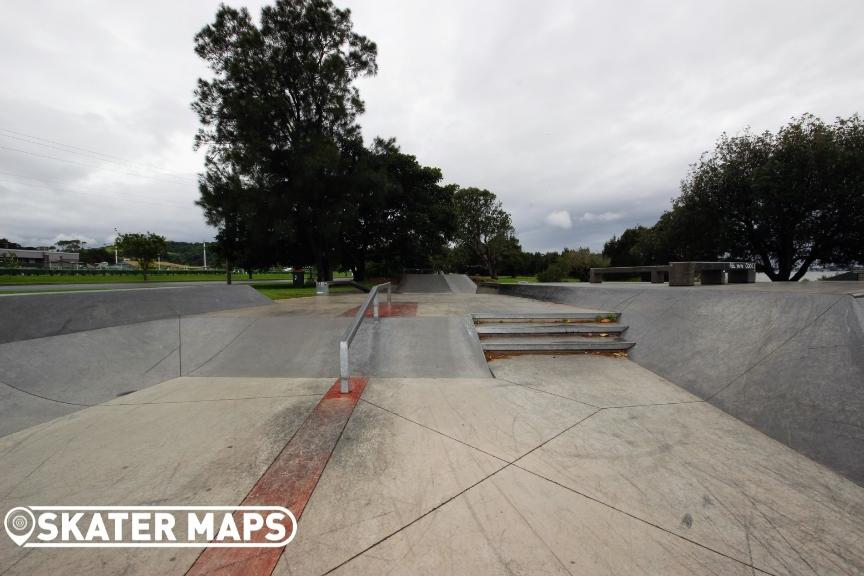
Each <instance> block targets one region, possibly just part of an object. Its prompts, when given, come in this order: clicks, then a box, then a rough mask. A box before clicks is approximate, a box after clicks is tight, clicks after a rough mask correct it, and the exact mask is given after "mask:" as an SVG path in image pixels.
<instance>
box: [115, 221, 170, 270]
mask: <svg viewBox="0 0 864 576" xmlns="http://www.w3.org/2000/svg"><path fill="white" fill-rule="evenodd" d="M115 245H116V246H117V248H118V249H119V250H120V251H121V252H122V253H123V255H124V256H128V257H130V258H134V259H136V260H137V261H138V265H139V266H140V267H141V272H142V273H143V274H144V279H145V280H146V279H147V272H148V271H149V270H150V266H151V264H152V263H153V261H154V260H156V259H157V258H158V257H160V256H162V255H163V254H165V250H166V248H167V243H166V240H165V237H164V236H160V235H159V234H154V233H153V232H146V233H144V234H141V233H131V234H120V235H119V236H117V239H116V240H115Z"/></svg>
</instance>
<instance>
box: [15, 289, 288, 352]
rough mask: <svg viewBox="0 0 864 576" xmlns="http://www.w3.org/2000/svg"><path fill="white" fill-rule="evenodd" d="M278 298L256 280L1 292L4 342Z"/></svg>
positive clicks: (240, 305) (248, 304)
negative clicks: (263, 290)
mask: <svg viewBox="0 0 864 576" xmlns="http://www.w3.org/2000/svg"><path fill="white" fill-rule="evenodd" d="M269 304H272V302H271V301H270V300H269V299H268V298H267V297H265V296H262V295H261V293H259V292H258V291H257V290H255V289H254V288H251V287H250V286H241V285H236V286H228V285H225V284H217V285H212V284H207V285H203V284H202V285H200V286H178V287H164V288H139V289H128V290H94V291H93V292H83V293H82V292H64V293H55V294H15V295H9V296H3V297H2V298H0V343H5V342H15V341H18V340H28V339H31V338H44V337H46V336H57V335H60V334H70V333H73V332H83V331H85V330H95V329H98V328H107V327H110V326H122V325H125V324H135V323H139V322H149V321H152V320H161V319H165V318H176V317H177V316H185V315H189V314H202V313H205V312H214V311H217V310H231V309H235V308H246V307H249V306H259V305H269Z"/></svg>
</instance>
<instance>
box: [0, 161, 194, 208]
mask: <svg viewBox="0 0 864 576" xmlns="http://www.w3.org/2000/svg"><path fill="white" fill-rule="evenodd" d="M0 174H5V175H8V176H13V177H15V178H21V179H27V180H34V181H36V182H41V181H42V180H39V179H37V178H31V177H29V176H23V175H20V174H14V173H12V172H5V171H2V170H0ZM0 182H6V183H8V184H19V185H22V186H30V187H32V188H44V189H46V190H51V191H56V192H68V193H70V194H86V195H88V196H98V197H100V198H106V199H109V200H117V201H119V202H139V203H143V204H158V205H164V206H174V207H176V208H189V207H190V205H189V204H180V203H179V202H171V201H169V200H155V199H153V198H144V197H142V196H136V195H134V194H128V193H124V195H123V197H120V196H117V195H113V194H101V193H99V192H89V191H86V190H75V189H71V188H66V187H60V186H47V185H45V184H31V183H29V182H20V181H18V180H7V179H2V178H0ZM190 204H192V205H193V206H194V204H193V203H191V202H190Z"/></svg>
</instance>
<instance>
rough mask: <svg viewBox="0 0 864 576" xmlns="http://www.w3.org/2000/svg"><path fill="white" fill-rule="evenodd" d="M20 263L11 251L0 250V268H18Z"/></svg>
mask: <svg viewBox="0 0 864 576" xmlns="http://www.w3.org/2000/svg"><path fill="white" fill-rule="evenodd" d="M20 266H21V263H20V262H19V261H18V257H17V256H15V254H13V253H12V252H0V268H18V267H20Z"/></svg>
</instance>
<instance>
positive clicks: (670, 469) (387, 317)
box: [0, 274, 864, 576]
mask: <svg viewBox="0 0 864 576" xmlns="http://www.w3.org/2000/svg"><path fill="white" fill-rule="evenodd" d="M366 298H367V295H366V294H364V293H361V292H359V291H358V292H357V293H356V294H342V293H340V294H335V293H334V294H329V295H319V296H315V297H310V298H297V299H292V300H283V301H276V302H273V301H271V300H269V299H267V298H265V297H264V296H262V295H261V294H260V293H258V292H256V291H255V290H254V289H253V288H251V287H249V286H243V285H236V286H224V285H207V286H189V285H184V286H176V287H158V288H146V289H134V288H132V289H130V288H124V289H121V290H107V291H100V292H87V293H84V292H81V293H57V294H27V295H12V294H10V295H5V296H0V322H2V329H0V365H2V366H3V370H2V373H0V382H2V383H0V453H2V455H3V465H2V470H3V472H2V474H0V504H2V508H3V510H4V511H5V510H7V509H10V508H13V507H15V506H22V505H36V504H39V505H104V506H110V505H120V504H122V505H127V506H131V505H141V506H144V505H188V506H192V505H239V504H241V503H244V504H256V503H260V504H271V505H280V506H285V507H287V508H289V509H290V510H291V511H292V512H293V513H294V515H295V516H296V517H297V519H298V529H297V533H296V538H295V539H294V540H293V541H292V542H291V543H289V544H288V545H287V546H285V547H284V548H278V549H266V550H265V551H258V552H250V551H249V549H215V548H208V549H206V550H205V551H204V552H203V553H202V552H201V550H200V549H192V548H165V549H122V550H117V549H91V550H64V549H52V550H48V549H23V548H18V547H16V546H14V545H13V544H12V542H11V541H9V540H8V539H3V540H2V542H0V574H2V575H4V576H5V575H12V574H34V573H60V572H67V573H82V574H83V573H87V574H117V573H125V574H187V573H188V574H213V573H218V574H271V573H272V574H278V575H288V574H292V575H293V574H297V575H307V574H308V575H323V574H331V573H332V574H364V575H367V574H368V575H375V574H477V575H486V574H496V575H497V574H563V575H566V574H571V575H575V574H610V575H611V574H618V575H625V574H626V575H629V574H669V575H672V574H681V575H690V574H724V575H725V574H741V575H744V574H748V575H750V574H773V575H797V574H819V575H823V574H824V575H828V574H846V575H853V574H861V573H864V458H862V455H861V454H862V450H861V446H862V445H864V388H862V382H864V328H862V327H864V298H862V289H861V286H860V283H855V282H833V283H827V282H812V283H802V284H795V285H791V284H785V285H784V284H770V285H760V284H747V285H721V286H693V287H680V288H679V287H669V286H664V285H662V284H659V285H658V284H648V283H605V284H602V285H593V284H561V285H557V284H534V285H528V284H511V285H507V284H488V285H480V286H479V287H476V286H475V285H474V284H473V283H472V282H471V281H470V279H468V278H467V277H465V276H461V275H443V274H425V275H406V276H405V277H403V278H402V279H401V281H400V283H399V287H398V289H397V290H396V292H395V293H394V294H393V296H392V304H391V305H389V306H388V305H387V304H386V302H385V301H384V300H383V299H382V300H381V302H380V303H379V306H380V318H378V319H375V318H372V317H366V318H365V319H364V320H363V321H362V323H361V324H360V327H359V330H358V332H357V336H356V339H355V340H354V342H353V343H352V345H351V348H350V361H351V364H350V366H351V373H350V376H351V381H350V383H351V391H350V393H348V394H340V392H339V383H338V378H339V376H340V364H339V341H340V337H341V336H342V334H343V332H345V330H346V329H347V328H349V327H351V325H352V322H354V321H355V320H356V316H357V311H358V308H359V307H361V306H362V305H363V304H364V302H365V300H366ZM361 315H362V314H361ZM370 316H371V315H370Z"/></svg>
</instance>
